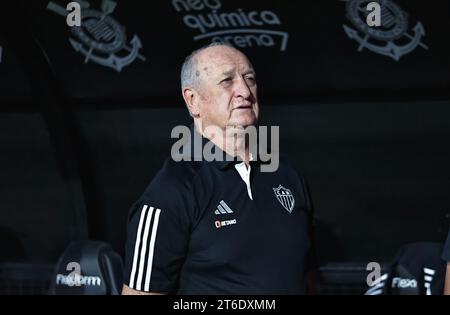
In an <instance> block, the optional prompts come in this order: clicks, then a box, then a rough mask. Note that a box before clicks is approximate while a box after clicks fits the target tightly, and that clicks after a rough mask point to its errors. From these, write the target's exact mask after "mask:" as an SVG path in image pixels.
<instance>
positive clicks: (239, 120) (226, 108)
mask: <svg viewBox="0 0 450 315" xmlns="http://www.w3.org/2000/svg"><path fill="white" fill-rule="evenodd" d="M197 58H198V67H197V70H198V72H199V86H198V93H199V99H198V108H199V114H200V119H201V121H202V125H203V128H205V127H207V126H211V125H213V126H218V127H220V128H221V129H224V128H226V127H227V126H233V127H236V126H239V127H246V126H250V125H254V124H256V122H257V120H258V115H259V105H258V99H257V95H256V92H257V91H256V90H257V89H256V79H255V72H254V70H253V68H252V66H251V64H250V62H249V61H248V60H247V58H246V57H245V55H243V54H242V53H241V52H239V51H237V50H235V49H233V48H230V47H226V46H215V47H214V46H213V47H209V48H207V49H205V50H204V51H202V52H200V53H199V55H198V56H197Z"/></svg>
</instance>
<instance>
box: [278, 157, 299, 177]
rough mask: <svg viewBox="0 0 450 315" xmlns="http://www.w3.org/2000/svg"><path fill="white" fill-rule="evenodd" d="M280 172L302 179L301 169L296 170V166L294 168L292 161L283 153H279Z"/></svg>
mask: <svg viewBox="0 0 450 315" xmlns="http://www.w3.org/2000/svg"><path fill="white" fill-rule="evenodd" d="M279 168H280V170H282V171H283V172H287V173H289V174H292V175H293V176H294V175H296V176H298V177H300V178H303V177H304V176H303V172H302V170H301V169H298V168H297V167H296V166H294V163H293V162H292V159H291V158H289V156H287V155H286V154H285V153H280V167H279Z"/></svg>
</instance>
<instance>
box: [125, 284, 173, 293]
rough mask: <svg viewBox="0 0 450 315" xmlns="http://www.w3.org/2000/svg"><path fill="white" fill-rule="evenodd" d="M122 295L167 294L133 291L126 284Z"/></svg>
mask: <svg viewBox="0 0 450 315" xmlns="http://www.w3.org/2000/svg"><path fill="white" fill-rule="evenodd" d="M122 295H165V293H156V292H144V291H138V290H134V289H131V288H130V287H129V286H127V285H126V284H124V285H123V288H122Z"/></svg>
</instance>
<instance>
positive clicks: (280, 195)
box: [273, 185, 295, 213]
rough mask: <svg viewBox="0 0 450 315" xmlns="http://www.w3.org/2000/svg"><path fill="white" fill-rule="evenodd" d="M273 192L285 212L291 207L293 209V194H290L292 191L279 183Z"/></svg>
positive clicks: (290, 210)
mask: <svg viewBox="0 0 450 315" xmlns="http://www.w3.org/2000/svg"><path fill="white" fill-rule="evenodd" d="M273 192H274V193H275V197H277V200H278V201H279V203H280V204H281V205H282V206H283V208H284V209H286V211H287V212H289V213H291V212H292V209H294V204H295V199H294V195H292V192H291V191H290V190H289V189H287V188H284V187H283V186H281V185H279V186H278V188H275V187H274V188H273Z"/></svg>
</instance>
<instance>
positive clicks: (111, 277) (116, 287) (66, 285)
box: [50, 241, 123, 295]
mask: <svg viewBox="0 0 450 315" xmlns="http://www.w3.org/2000/svg"><path fill="white" fill-rule="evenodd" d="M122 268H123V263H122V258H121V257H120V256H119V255H118V254H117V253H116V252H114V250H113V249H112V247H111V246H110V245H109V244H107V243H104V242H98V241H77V242H72V243H71V244H70V245H69V246H68V247H67V248H66V250H65V251H64V253H63V254H62V255H61V257H60V258H59V260H58V262H57V264H56V267H55V273H54V275H53V279H52V281H51V285H50V294H67V295H116V294H120V292H121V290H122V278H123V275H122V272H123V271H122Z"/></svg>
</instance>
